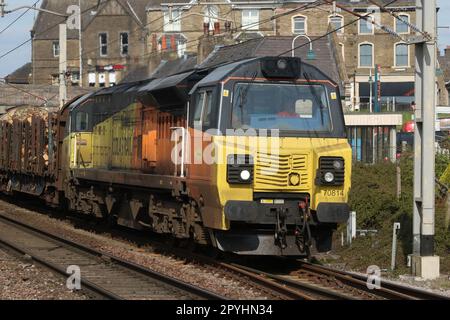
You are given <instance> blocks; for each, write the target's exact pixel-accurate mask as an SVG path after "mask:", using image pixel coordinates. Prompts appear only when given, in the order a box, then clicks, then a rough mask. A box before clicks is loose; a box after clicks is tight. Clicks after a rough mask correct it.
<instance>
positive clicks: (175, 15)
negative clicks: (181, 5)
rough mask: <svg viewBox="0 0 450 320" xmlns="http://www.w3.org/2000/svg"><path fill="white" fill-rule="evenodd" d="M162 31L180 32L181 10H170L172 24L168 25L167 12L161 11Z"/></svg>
mask: <svg viewBox="0 0 450 320" xmlns="http://www.w3.org/2000/svg"><path fill="white" fill-rule="evenodd" d="M163 15H164V18H163V23H164V25H163V29H164V32H180V31H181V15H182V10H181V9H172V20H173V21H172V23H170V17H169V10H164V11H163Z"/></svg>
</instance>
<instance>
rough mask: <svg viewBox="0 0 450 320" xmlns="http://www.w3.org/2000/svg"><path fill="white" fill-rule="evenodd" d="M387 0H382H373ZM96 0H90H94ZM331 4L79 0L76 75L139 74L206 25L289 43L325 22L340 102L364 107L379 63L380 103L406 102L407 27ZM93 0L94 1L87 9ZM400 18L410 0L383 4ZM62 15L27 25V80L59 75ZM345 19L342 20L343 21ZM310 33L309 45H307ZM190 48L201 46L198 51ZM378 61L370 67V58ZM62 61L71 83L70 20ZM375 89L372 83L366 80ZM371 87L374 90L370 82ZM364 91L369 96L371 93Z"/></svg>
mask: <svg viewBox="0 0 450 320" xmlns="http://www.w3.org/2000/svg"><path fill="white" fill-rule="evenodd" d="M378 2H379V3H384V4H386V3H390V2H391V1H389V0H378ZM77 3H78V0H58V1H56V0H44V1H43V4H42V7H44V8H46V9H48V10H52V11H58V12H65V11H66V10H67V7H68V6H69V5H70V4H77ZM97 3H99V5H98V6H97ZM336 3H337V6H336V5H333V4H327V3H325V0H323V1H321V2H320V3H319V2H317V1H314V0H283V1H282V0H248V1H240V0H203V1H201V2H200V1H198V0H191V1H189V0H167V1H163V0H86V1H82V6H83V8H82V10H83V11H86V12H85V13H84V14H83V16H82V17H83V19H82V41H81V44H82V48H83V55H82V56H83V59H82V60H83V77H82V80H83V85H84V86H87V85H91V86H109V85H112V84H115V83H118V82H120V80H121V79H122V78H123V77H124V75H125V74H127V73H129V71H132V70H136V69H139V70H141V71H142V74H144V75H145V68H146V67H147V68H148V69H149V70H148V74H150V73H151V72H152V71H153V70H154V68H156V67H157V66H158V65H159V62H160V61H161V60H171V59H176V58H178V57H181V56H183V55H184V54H197V53H198V51H199V47H200V49H201V50H202V49H203V48H204V46H200V43H201V39H202V38H204V37H205V35H206V34H211V35H212V34H215V35H221V37H215V39H216V41H215V42H214V43H211V45H212V48H209V50H206V55H207V54H208V53H209V52H210V51H211V50H212V49H213V47H214V46H215V45H229V44H235V43H239V42H242V41H245V40H248V39H254V38H258V37H261V36H294V35H299V36H300V37H299V38H298V39H296V40H295V45H300V44H301V41H303V42H304V41H308V40H307V39H308V38H307V37H317V36H321V35H324V34H325V33H327V31H329V30H330V28H332V27H342V26H343V28H342V29H341V30H339V31H338V32H336V33H335V37H334V41H335V43H334V44H333V46H336V50H337V51H339V54H338V56H340V59H338V63H339V64H340V65H339V66H338V67H339V68H340V69H342V70H343V72H341V73H342V74H345V75H344V76H343V78H342V80H343V81H344V82H345V85H344V90H343V93H344V94H343V95H344V96H345V99H346V107H347V110H363V111H365V110H368V109H369V105H370V103H369V96H370V91H371V90H370V88H371V87H372V88H373V87H374V86H373V84H370V83H371V82H370V81H371V80H373V79H374V75H375V70H376V69H377V70H379V71H380V73H381V82H380V94H381V98H380V99H381V101H380V103H381V105H382V110H384V111H400V110H408V108H409V106H410V104H411V103H412V101H413V100H414V61H413V60H414V59H413V57H414V47H413V46H408V45H406V44H405V41H404V40H406V38H407V37H408V36H410V35H412V34H413V32H412V30H411V29H410V27H408V25H406V24H404V23H402V22H401V21H398V20H396V19H395V18H394V17H393V16H392V15H390V14H389V13H384V12H383V13H380V12H374V13H373V12H372V11H373V9H374V6H373V5H371V3H370V2H369V1H368V0H338V1H336ZM319 4H320V5H319ZM339 5H343V6H345V7H346V8H348V9H349V10H350V11H352V12H353V13H357V14H367V13H372V17H373V19H374V20H375V21H377V22H379V23H381V24H383V25H385V26H387V27H389V28H390V29H392V30H394V31H396V32H397V33H399V34H400V35H401V37H402V38H403V39H400V38H399V37H395V36H392V35H389V34H387V33H386V32H385V31H383V30H379V29H378V28H376V27H374V26H373V25H372V24H370V23H367V22H366V21H365V20H360V21H357V22H356V23H351V22H354V21H356V20H357V19H358V18H357V17H356V16H355V15H354V14H351V13H349V12H347V11H345V10H342V9H339ZM92 6H94V8H93V9H91V10H87V9H88V8H91V7H92ZM388 7H389V9H390V10H393V11H395V12H397V14H399V15H400V16H401V17H402V19H404V20H407V21H409V22H410V23H413V24H414V23H415V0H397V1H396V2H395V3H393V4H392V5H389V6H388ZM62 20H63V18H61V17H57V16H52V15H49V14H46V13H40V14H39V15H38V18H37V20H36V23H35V26H34V28H33V34H34V38H33V68H32V83H49V82H52V79H53V82H54V83H55V84H56V83H57V81H58V57H57V55H58V28H57V27H54V28H50V30H47V29H48V28H49V27H50V26H52V25H55V24H57V23H58V22H60V21H62ZM347 24H348V25H347ZM314 47H315V46H314V43H312V49H313V50H312V53H313V54H316V52H315V50H314V49H315V48H314ZM199 56H202V54H200V55H199ZM376 66H379V68H376ZM68 69H69V71H70V72H71V74H72V75H71V80H72V83H73V84H74V85H76V84H77V83H78V78H79V40H78V30H69V32H68ZM438 89H439V104H440V105H447V104H448V95H447V94H446V90H445V82H444V80H443V78H442V76H440V77H438ZM372 91H374V90H372ZM373 95H374V92H373ZM372 101H373V100H372Z"/></svg>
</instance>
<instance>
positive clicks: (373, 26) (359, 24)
mask: <svg viewBox="0 0 450 320" xmlns="http://www.w3.org/2000/svg"><path fill="white" fill-rule="evenodd" d="M367 17H368V18H370V19H371V21H372V22H374V21H375V17H374V16H373V15H368V16H367ZM361 22H367V20H365V19H361V20H359V22H358V34H359V35H364V36H369V35H374V34H375V25H374V24H373V23H372V24H370V25H371V29H372V32H371V33H361Z"/></svg>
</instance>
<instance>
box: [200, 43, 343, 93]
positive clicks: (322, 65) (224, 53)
mask: <svg viewBox="0 0 450 320" xmlns="http://www.w3.org/2000/svg"><path fill="white" fill-rule="evenodd" d="M292 40H293V37H281V36H270V37H261V38H257V39H253V40H248V41H245V42H242V43H239V44H235V45H231V46H224V47H220V48H219V49H217V50H216V51H215V52H213V53H212V54H210V56H209V57H208V58H207V59H206V60H205V61H203V63H202V64H201V65H200V66H199V67H200V68H208V67H211V66H214V65H218V64H223V63H228V62H232V61H237V60H243V59H247V58H252V57H263V56H278V55H280V54H282V55H283V56H291V51H290V50H291V46H292ZM311 40H312V41H313V43H312V45H313V51H314V53H315V60H307V54H308V50H309V42H308V40H306V38H303V37H300V38H298V39H297V40H296V41H295V44H294V46H295V47H300V46H301V47H300V48H298V49H296V50H295V56H296V57H300V58H302V59H303V61H304V62H306V63H308V64H311V65H313V66H316V67H318V68H319V69H320V70H321V71H322V72H324V73H325V74H326V75H327V76H328V77H330V78H331V79H333V81H335V82H336V83H337V84H339V85H341V86H342V81H341V79H340V77H339V71H338V69H337V62H336V59H335V57H334V54H333V50H332V48H331V39H329V38H327V37H324V38H318V37H311Z"/></svg>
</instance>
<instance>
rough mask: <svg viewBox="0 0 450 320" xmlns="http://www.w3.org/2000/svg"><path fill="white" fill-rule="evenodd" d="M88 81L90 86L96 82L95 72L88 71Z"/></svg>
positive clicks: (93, 85)
mask: <svg viewBox="0 0 450 320" xmlns="http://www.w3.org/2000/svg"><path fill="white" fill-rule="evenodd" d="M88 82H89V86H90V87H95V84H96V82H97V75H96V73H95V72H89V73H88Z"/></svg>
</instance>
